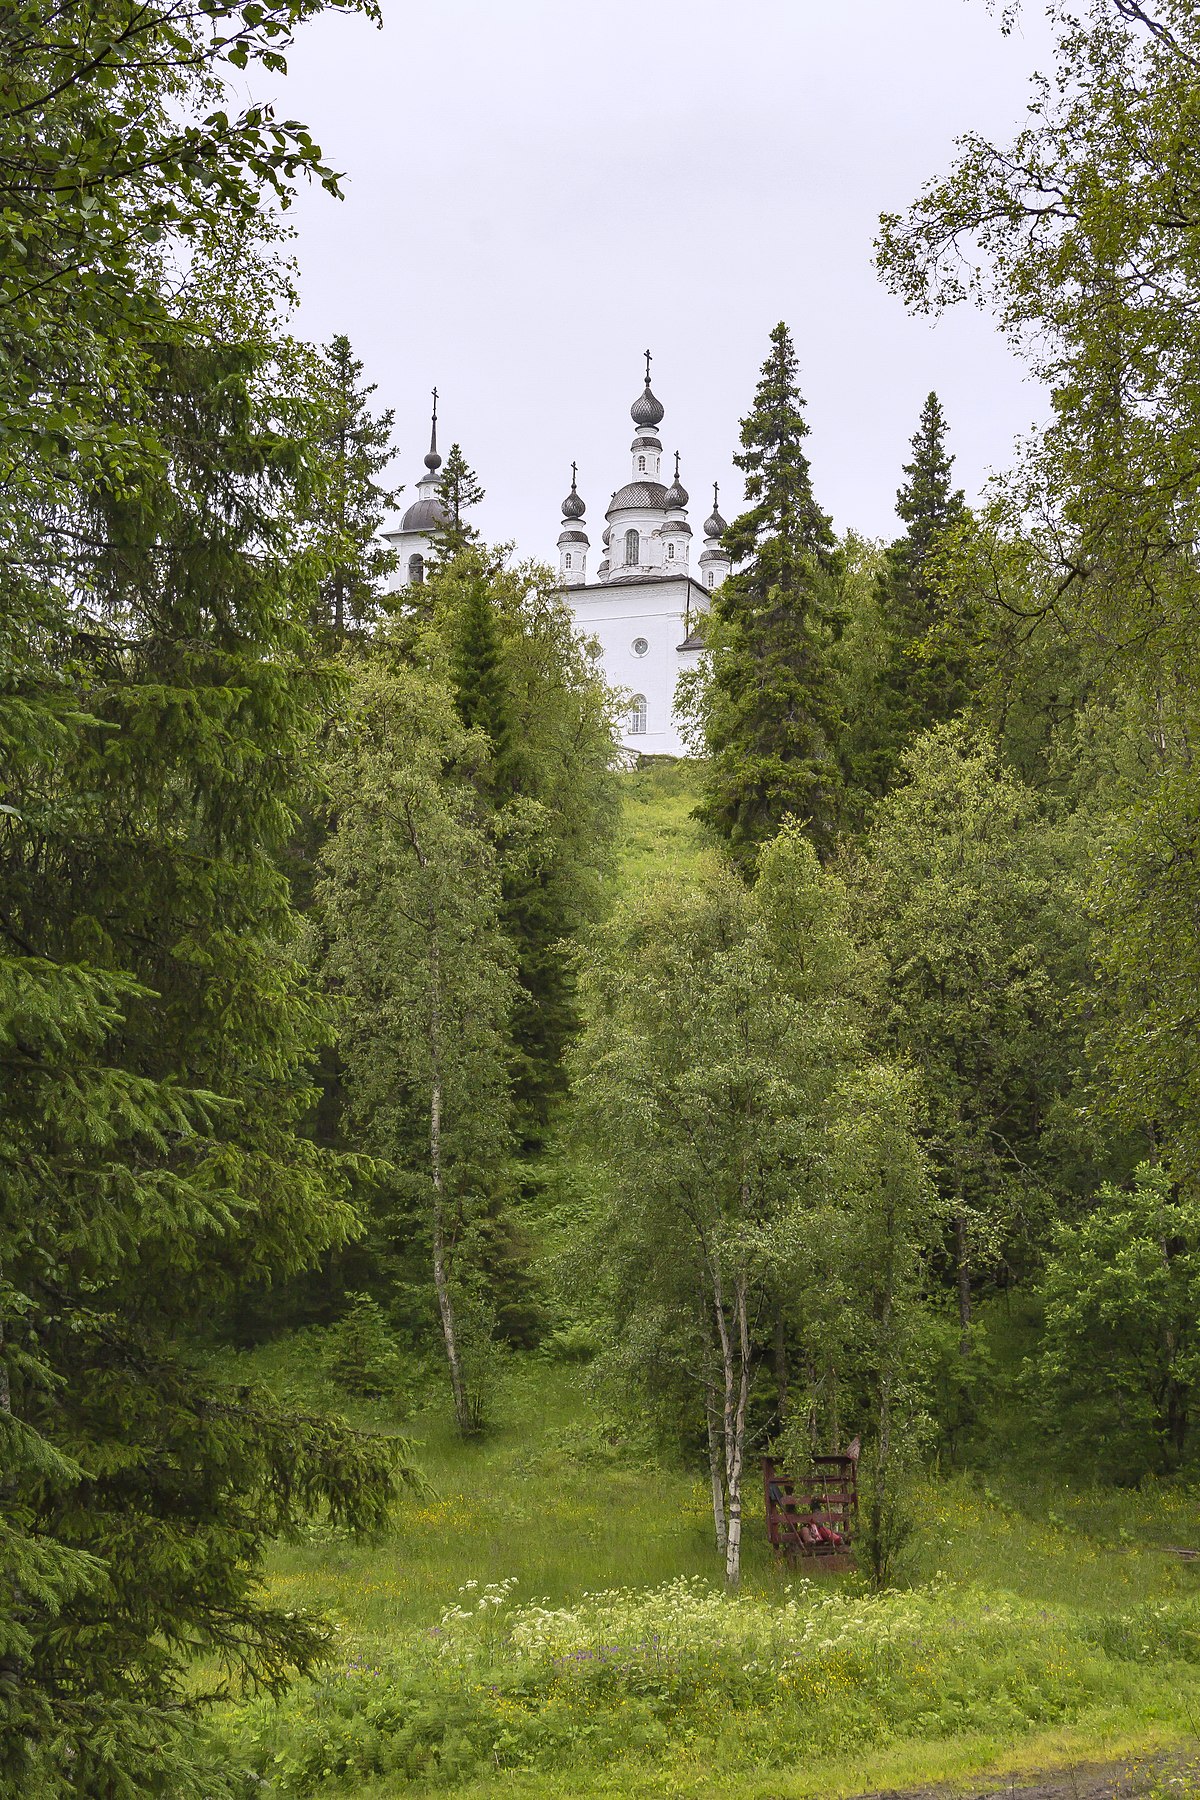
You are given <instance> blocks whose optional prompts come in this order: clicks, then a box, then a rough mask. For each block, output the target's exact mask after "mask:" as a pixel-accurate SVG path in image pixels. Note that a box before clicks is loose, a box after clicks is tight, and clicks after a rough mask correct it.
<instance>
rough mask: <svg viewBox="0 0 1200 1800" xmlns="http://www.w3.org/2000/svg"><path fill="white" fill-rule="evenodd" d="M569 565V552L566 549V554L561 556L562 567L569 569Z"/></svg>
mask: <svg viewBox="0 0 1200 1800" xmlns="http://www.w3.org/2000/svg"><path fill="white" fill-rule="evenodd" d="M570 566H571V552H570V551H569V550H568V551H567V554H566V556H565V557H564V558H563V567H564V568H567V569H569V568H570Z"/></svg>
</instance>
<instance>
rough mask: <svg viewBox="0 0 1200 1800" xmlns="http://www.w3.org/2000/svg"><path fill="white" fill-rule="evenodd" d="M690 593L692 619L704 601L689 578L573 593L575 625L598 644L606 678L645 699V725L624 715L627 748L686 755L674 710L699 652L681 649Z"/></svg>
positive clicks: (619, 585)
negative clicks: (681, 684) (638, 725)
mask: <svg viewBox="0 0 1200 1800" xmlns="http://www.w3.org/2000/svg"><path fill="white" fill-rule="evenodd" d="M689 594H690V600H691V609H692V617H693V618H694V617H695V614H696V610H697V605H698V604H699V605H703V601H702V600H700V598H699V596H698V595H697V593H696V590H695V588H694V586H693V585H692V584H691V583H690V582H687V581H670V580H663V579H661V578H660V579H658V580H655V581H653V582H643V583H633V582H624V583H616V584H612V585H609V586H606V587H603V588H589V589H587V590H585V591H583V592H580V591H579V590H576V591H575V592H574V593H572V594H571V597H570V606H571V611H572V613H573V614H574V617H575V625H576V629H577V630H578V631H580V632H581V633H582V634H583V635H584V636H585V637H594V638H595V639H596V640H597V642H598V643H599V646H600V655H601V661H602V664H603V668H604V674H605V679H606V680H607V681H609V682H611V684H612V685H613V686H614V687H617V688H621V689H623V690H625V691H626V692H627V693H628V694H629V695H633V696H636V695H641V696H643V697H644V699H645V710H644V727H645V728H644V729H643V730H637V729H634V723H635V721H634V719H633V716H632V714H630V715H627V716H626V721H625V729H624V731H623V733H622V737H621V742H622V744H623V746H624V748H625V749H627V750H631V751H638V752H640V753H641V754H642V755H645V756H652V755H659V756H682V755H684V754H685V745H684V742H683V739H682V737H681V736H680V732H679V726H678V724H677V722H676V720H675V717H674V711H675V688H676V684H677V682H678V679H679V675H680V671H681V670H682V669H683V668H685V667H688V666H691V665H692V664H694V662H695V661H696V658H697V654H698V653H696V652H692V651H685V652H684V653H683V654H682V655H681V654H680V650H679V646H680V644H682V643H683V641H684V638H685V637H686V636H687V630H688V627H687V622H686V617H685V615H686V614H687V609H688V604H689ZM643 646H644V648H643ZM637 723H641V720H640V719H639V720H638V721H637Z"/></svg>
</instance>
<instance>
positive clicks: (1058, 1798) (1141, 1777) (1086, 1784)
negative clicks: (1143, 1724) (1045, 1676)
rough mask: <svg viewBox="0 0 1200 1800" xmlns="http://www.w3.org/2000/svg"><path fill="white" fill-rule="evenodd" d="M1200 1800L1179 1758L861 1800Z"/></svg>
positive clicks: (1193, 1775) (1188, 1763)
mask: <svg viewBox="0 0 1200 1800" xmlns="http://www.w3.org/2000/svg"><path fill="white" fill-rule="evenodd" d="M1151 1794H1153V1795H1156V1796H1157V1795H1161V1796H1163V1797H1164V1800H1166V1796H1171V1800H1175V1797H1176V1796H1178V1800H1188V1797H1189V1796H1200V1763H1198V1762H1197V1761H1196V1759H1195V1758H1189V1759H1187V1760H1184V1759H1181V1758H1180V1757H1178V1756H1173V1757H1151V1758H1147V1759H1146V1760H1145V1761H1142V1760H1139V1761H1137V1762H1134V1763H1129V1762H1115V1763H1089V1764H1086V1765H1080V1766H1079V1767H1077V1768H1073V1769H1053V1770H1049V1771H1047V1773H1046V1774H1044V1775H1037V1774H1033V1775H1031V1774H1022V1775H1009V1776H996V1775H992V1776H978V1777H976V1778H975V1779H974V1780H971V1781H967V1782H965V1783H963V1782H950V1783H939V1784H938V1785H937V1786H935V1787H924V1788H906V1789H903V1790H901V1789H899V1788H889V1789H887V1790H886V1791H879V1790H876V1791H875V1792H874V1793H870V1794H863V1795H861V1796H859V1800H1136V1796H1138V1795H1147V1796H1148V1795H1151Z"/></svg>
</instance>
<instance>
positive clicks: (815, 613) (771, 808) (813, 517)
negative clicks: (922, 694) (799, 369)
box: [699, 323, 840, 868]
mask: <svg viewBox="0 0 1200 1800" xmlns="http://www.w3.org/2000/svg"><path fill="white" fill-rule="evenodd" d="M803 406H804V402H803V400H802V399H801V396H800V391H799V388H798V385H797V378H796V353H795V350H794V348H793V345H792V338H791V333H790V332H789V330H788V327H787V326H786V324H783V323H780V324H779V325H777V326H776V327H775V329H774V331H772V333H771V350H770V354H769V356H768V357H767V360H766V362H765V363H764V364H763V367H762V374H761V377H760V379H759V383H758V387H757V390H756V392H755V396H754V405H753V407H752V409H751V411H750V412H749V414H748V415H747V416H746V418H745V419H744V420H743V421H742V432H741V443H742V449H741V452H740V453H739V454H738V455H737V456H736V457H735V458H734V461H735V462H736V463H737V465H738V467H739V468H740V469H742V470H743V471H744V472H745V476H746V498H747V501H748V502H749V505H748V507H747V509H746V511H745V512H743V513H742V514H741V516H740V517H739V518H737V519H735V520H734V522H733V524H732V525H731V526H730V527H729V529H728V531H727V533H726V537H725V543H726V546H727V548H728V550H729V552H730V554H731V556H732V557H733V558H734V560H735V562H737V563H740V564H741V565H742V566H741V567H740V568H738V569H737V571H736V572H735V573H734V574H733V575H731V576H730V577H729V579H728V580H727V581H726V582H725V583H724V584H723V586H722V587H721V588H719V589H718V590H717V592H716V594H715V595H714V598H713V604H712V612H711V615H710V619H709V623H708V627H707V642H708V648H709V653H710V674H709V677H708V680H707V683H706V691H705V694H704V701H703V704H704V712H705V720H704V728H705V738H706V741H707V746H708V751H709V755H710V758H711V761H710V765H709V770H708V775H707V779H706V783H705V793H704V798H703V801H702V803H701V806H700V808H699V813H700V816H701V818H703V819H705V820H706V821H707V822H708V823H709V824H710V825H712V826H713V827H714V828H715V829H716V830H717V831H718V832H719V833H720V834H721V835H722V836H723V837H724V838H726V839H727V840H728V842H729V844H730V847H731V849H732V851H733V854H734V856H735V858H736V859H737V860H738V862H739V863H740V864H741V865H742V866H743V867H745V868H748V867H750V866H751V865H752V864H753V861H754V858H755V856H756V854H757V849H758V846H759V845H760V844H762V843H764V842H765V841H766V840H767V839H769V838H771V837H773V836H774V834H775V833H776V832H777V831H778V829H779V827H780V825H781V824H782V822H783V820H784V819H785V818H786V817H787V816H789V815H792V816H794V817H795V818H796V819H798V820H799V821H800V822H801V823H802V824H803V825H804V827H805V829H806V830H807V831H808V833H809V835H810V836H811V837H812V839H813V842H814V843H815V844H816V846H817V847H818V849H819V850H821V851H826V850H828V849H829V847H830V845H831V843H832V840H833V836H834V831H835V828H836V821H837V817H838V811H839V775H838V768H837V763H836V760H835V756H834V740H835V736H836V732H837V726H838V710H837V698H836V694H837V690H836V685H835V681H834V677H833V673H832V668H831V647H832V645H833V642H834V640H835V638H836V635H837V631H838V627H839V623H840V607H839V601H838V595H837V583H836V575H837V553H836V547H835V540H834V536H833V528H832V525H831V523H830V521H829V519H828V518H827V516H826V515H825V514H824V513H823V512H822V511H821V509H820V507H819V506H818V505H817V502H816V499H815V497H814V495H813V490H812V480H811V475H810V471H809V465H808V458H807V457H806V455H805V453H804V447H803V446H804V439H805V438H806V437H807V435H808V425H807V423H806V421H805V418H804V412H803Z"/></svg>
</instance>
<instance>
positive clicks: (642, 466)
mask: <svg viewBox="0 0 1200 1800" xmlns="http://www.w3.org/2000/svg"><path fill="white" fill-rule="evenodd" d="M645 473H646V459H645V457H644V456H639V457H638V474H639V475H644V474H645Z"/></svg>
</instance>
